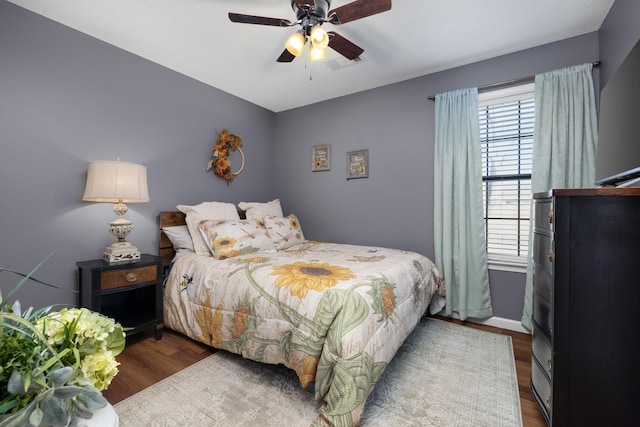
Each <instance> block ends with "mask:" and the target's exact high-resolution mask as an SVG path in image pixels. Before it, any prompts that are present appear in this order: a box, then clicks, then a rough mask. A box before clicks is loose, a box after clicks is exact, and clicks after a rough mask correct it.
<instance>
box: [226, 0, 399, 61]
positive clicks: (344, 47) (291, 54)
mask: <svg viewBox="0 0 640 427" xmlns="http://www.w3.org/2000/svg"><path fill="white" fill-rule="evenodd" d="M329 7H331V0H291V8H292V9H293V11H294V12H295V14H296V20H295V21H293V22H291V21H289V20H287V19H279V18H267V17H264V16H254V15H244V14H241V13H233V12H229V19H230V20H231V21H232V22H238V23H241V24H257V25H269V26H273V27H293V26H295V25H299V26H300V27H301V28H300V29H299V30H298V31H296V32H295V33H294V34H292V35H291V37H289V39H288V40H287V43H286V45H285V50H284V51H283V52H282V54H281V55H280V56H279V57H278V59H277V61H278V62H291V61H293V60H294V59H295V58H296V57H297V56H298V55H300V53H301V52H302V50H303V48H304V46H305V44H306V42H307V40H308V39H309V40H310V43H309V44H310V55H311V59H312V60H313V59H319V58H322V57H324V48H326V47H330V48H331V49H333V50H335V51H336V52H338V53H339V54H341V55H342V56H344V57H345V58H347V59H349V60H353V59H356V58H358V57H359V56H360V55H361V54H362V52H364V49H362V48H361V47H360V46H358V45H356V44H354V43H352V42H351V41H349V40H347V39H346V38H344V37H342V36H341V35H340V34H338V33H336V32H335V31H325V30H324V29H323V28H322V24H324V23H325V22H328V23H330V24H333V25H341V24H346V23H347V22H351V21H355V20H357V19H361V18H366V17H367V16H371V15H375V14H378V13H381V12H386V11H388V10H390V9H391V0H354V1H352V2H351V3H347V4H345V5H344V6H340V7H337V8H335V9H331V10H329Z"/></svg>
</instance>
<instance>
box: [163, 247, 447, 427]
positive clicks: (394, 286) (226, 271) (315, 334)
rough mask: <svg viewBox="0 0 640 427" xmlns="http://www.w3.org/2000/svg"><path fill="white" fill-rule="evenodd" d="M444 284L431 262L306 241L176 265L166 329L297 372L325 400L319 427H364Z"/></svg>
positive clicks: (397, 252) (168, 287)
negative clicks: (398, 356) (380, 386)
mask: <svg viewBox="0 0 640 427" xmlns="http://www.w3.org/2000/svg"><path fill="white" fill-rule="evenodd" d="M436 294H437V295H440V296H443V295H444V280H443V279H442V277H441V276H440V274H439V273H438V271H437V270H436V268H435V266H434V264H433V263H432V262H431V261H430V260H429V259H428V258H426V257H424V256H422V255H420V254H417V253H414V252H407V251H401V250H394V249H386V248H376V247H364V246H353V245H343V244H333V243H317V242H308V243H304V244H300V245H296V246H293V247H291V248H289V249H286V250H283V251H279V252H274V253H257V254H256V253H253V254H250V255H244V256H237V257H234V258H229V259H226V260H215V259H214V258H212V257H207V256H202V255H196V254H187V255H183V256H181V257H180V258H178V259H177V260H176V262H175V264H174V266H173V267H172V269H171V272H170V274H169V277H168V280H167V283H166V288H165V292H164V322H165V326H167V327H169V328H171V329H173V330H176V331H178V332H181V333H183V334H185V335H187V336H189V337H191V338H193V339H195V340H198V341H201V342H204V343H207V344H209V345H212V346H213V347H216V348H219V349H225V350H228V351H231V352H234V353H238V354H242V355H243V356H244V357H246V358H249V359H253V360H256V361H261V362H265V363H272V364H284V365H285V366H287V367H289V368H291V369H293V370H294V371H295V372H296V373H297V374H298V377H299V379H300V383H301V385H302V386H303V387H307V386H308V385H309V384H311V383H314V384H315V397H316V399H323V400H324V403H323V404H322V406H321V408H320V414H319V416H318V418H317V419H316V420H315V421H314V422H313V424H312V425H314V426H355V425H357V423H358V421H359V420H360V417H361V415H362V412H363V410H364V405H365V402H366V400H367V397H368V396H369V394H370V393H371V391H372V390H373V387H374V385H375V384H376V382H377V381H378V379H379V378H380V376H381V375H382V373H383V371H384V369H385V367H386V366H387V364H388V363H389V361H390V360H391V359H392V358H393V356H394V355H395V353H396V351H397V350H398V348H399V347H400V346H401V345H402V342H403V341H404V340H405V338H406V337H407V336H408V335H409V333H410V332H411V331H412V330H413V329H414V327H415V326H416V325H417V323H418V322H419V320H420V318H421V317H422V316H423V315H424V314H425V311H426V310H427V307H428V305H429V303H430V302H431V300H432V297H433V296H434V295H436Z"/></svg>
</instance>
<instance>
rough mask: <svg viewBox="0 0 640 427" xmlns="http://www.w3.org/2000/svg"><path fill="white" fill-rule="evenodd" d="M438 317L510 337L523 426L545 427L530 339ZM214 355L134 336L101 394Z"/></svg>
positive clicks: (182, 341)
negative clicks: (534, 387)
mask: <svg viewBox="0 0 640 427" xmlns="http://www.w3.org/2000/svg"><path fill="white" fill-rule="evenodd" d="M438 318H439V319H441V320H446V321H448V322H453V323H457V324H462V325H464V326H467V327H471V328H476V329H482V330H485V331H489V332H495V333H498V334H503V335H509V336H511V340H512V343H513V351H514V356H515V361H516V371H517V374H518V388H519V392H520V406H521V408H522V423H523V427H546V425H547V424H546V422H545V420H544V418H543V416H542V413H541V412H540V410H539V409H538V406H537V404H536V402H535V400H534V399H533V396H532V395H531V390H530V388H529V377H530V375H531V336H530V335H527V334H522V333H519V332H513V331H509V330H506V329H500V328H495V327H492V326H485V325H478V324H475V323H470V322H461V321H459V320H455V319H449V318H445V317H438ZM214 352H215V350H214V349H212V348H210V347H208V346H206V345H204V344H200V343H198V342H195V341H193V340H191V339H189V338H187V337H185V336H183V335H181V334H178V333H176V332H173V331H171V330H167V329H165V331H164V333H163V335H162V339H161V340H159V341H156V340H155V338H154V336H153V332H152V331H148V332H143V333H140V334H137V335H134V336H132V337H129V338H128V339H127V346H126V348H125V350H124V351H123V352H122V353H121V354H120V355H119V356H118V358H117V359H118V361H119V362H120V367H119V368H120V373H119V374H118V375H117V376H116V377H115V378H114V379H113V382H112V383H111V385H110V386H109V389H108V390H105V391H104V392H103V395H104V396H105V397H106V398H107V400H109V402H111V403H112V404H115V403H118V402H120V401H121V400H123V399H126V398H127V397H129V396H131V395H133V394H135V393H137V392H139V391H141V390H143V389H145V388H147V387H149V386H150V385H152V384H155V383H157V382H158V381H161V380H163V379H165V378H167V377H168V376H170V375H172V374H174V373H176V372H178V371H180V370H182V369H184V368H186V367H187V366H190V365H192V364H193V363H195V362H197V361H199V360H202V359H204V358H205V357H207V356H209V355H210V354H213V353H214Z"/></svg>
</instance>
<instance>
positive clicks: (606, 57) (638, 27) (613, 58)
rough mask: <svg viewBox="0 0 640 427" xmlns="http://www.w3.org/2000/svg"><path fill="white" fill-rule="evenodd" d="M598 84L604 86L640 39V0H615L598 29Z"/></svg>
mask: <svg viewBox="0 0 640 427" xmlns="http://www.w3.org/2000/svg"><path fill="white" fill-rule="evenodd" d="M598 34H599V37H600V60H601V61H602V66H601V67H600V68H601V73H600V85H601V86H602V88H604V87H605V86H606V84H607V82H608V81H609V79H610V78H611V76H612V75H613V74H614V73H615V72H616V70H617V69H618V67H619V66H620V64H621V63H622V61H624V59H625V58H626V56H627V55H628V54H629V52H630V51H631V48H633V46H634V45H635V44H636V43H637V42H638V39H640V1H637V0H616V2H615V3H614V4H613V6H612V7H611V10H609V14H608V15H607V18H606V19H605V20H604V22H603V23H602V26H601V27H600V31H599V32H598Z"/></svg>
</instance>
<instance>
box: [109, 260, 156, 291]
mask: <svg viewBox="0 0 640 427" xmlns="http://www.w3.org/2000/svg"><path fill="white" fill-rule="evenodd" d="M157 273H158V268H157V267H156V266H155V265H149V266H146V267H139V268H128V269H126V270H113V271H103V272H102V273H101V277H100V289H102V290H105V289H114V288H122V287H125V286H133V285H137V284H139V283H144V282H153V281H155V280H156V279H157V277H158V276H157Z"/></svg>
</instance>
